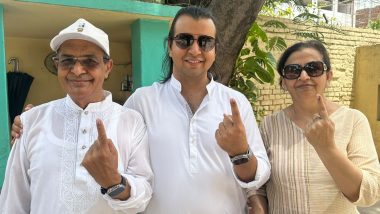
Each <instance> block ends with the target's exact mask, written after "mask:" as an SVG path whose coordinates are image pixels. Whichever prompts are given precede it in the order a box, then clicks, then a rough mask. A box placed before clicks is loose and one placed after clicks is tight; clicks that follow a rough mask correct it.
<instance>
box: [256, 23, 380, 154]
mask: <svg viewBox="0 0 380 214" xmlns="http://www.w3.org/2000/svg"><path fill="white" fill-rule="evenodd" d="M269 19H272V18H268V17H262V16H261V17H259V18H258V22H259V23H264V22H265V21H268V20H269ZM280 20H281V21H283V22H284V23H286V25H287V26H288V27H289V28H290V29H291V31H293V32H294V31H303V30H305V29H307V28H310V29H311V30H314V29H315V28H313V27H311V26H306V25H299V24H297V25H295V24H293V23H292V22H291V21H290V20H286V19H280ZM340 29H341V30H342V32H343V33H338V32H336V31H331V30H326V29H317V30H318V32H321V33H323V35H324V39H325V42H326V48H327V49H328V51H329V54H330V58H331V65H332V70H333V74H334V77H333V81H332V82H331V84H330V86H329V88H328V89H327V91H326V93H325V95H326V97H327V98H328V99H330V100H332V101H334V102H336V103H339V104H341V105H344V106H350V107H353V108H356V109H358V110H360V111H362V112H363V113H364V114H365V115H366V117H367V118H368V120H369V121H370V124H371V130H372V133H373V138H374V140H375V144H376V146H377V152H378V154H380V124H379V121H376V115H375V114H376V113H377V109H376V111H375V109H374V108H377V107H375V106H377V102H380V101H377V99H378V98H377V94H378V88H377V85H379V84H380V81H379V79H378V76H379V75H380V72H379V71H380V67H379V66H380V61H379V59H380V47H379V46H375V47H369V46H372V45H376V44H380V31H374V30H371V29H360V28H351V27H340ZM266 32H269V33H268V34H269V35H270V36H281V37H283V38H284V39H285V40H286V43H287V45H288V46H290V45H292V44H294V43H296V42H299V41H302V40H305V39H303V38H297V37H296V36H294V35H292V34H291V33H289V30H287V29H285V30H284V29H281V30H278V29H271V28H268V29H266ZM364 46H365V47H364ZM358 47H363V48H360V49H359V50H362V49H363V50H367V49H368V51H367V52H366V54H365V55H363V56H361V57H360V59H359V58H357V59H355V57H356V55H357V48H358ZM359 53H360V52H359ZM274 54H275V56H276V57H277V59H278V58H279V57H280V54H281V53H280V52H275V53H274ZM355 62H356V63H359V64H357V67H356V68H355ZM358 65H360V66H358ZM367 69H368V70H367ZM371 72H372V73H371ZM355 73H357V74H358V75H360V76H361V77H364V78H365V81H364V82H363V84H360V86H359V85H358V86H357V87H354V74H355ZM375 74H376V77H377V79H376V78H375V76H374V75H375ZM276 75H277V73H276ZM278 80H279V76H278V75H277V77H276V81H275V84H274V85H269V84H266V85H260V84H257V86H258V88H259V89H260V90H259V93H260V96H259V98H258V103H257V104H258V107H259V108H261V109H264V110H265V115H268V114H271V113H273V112H276V111H279V110H280V109H283V108H285V107H286V106H288V105H289V104H291V103H292V100H291V97H290V96H289V94H288V93H287V92H285V91H284V90H282V89H281V88H280V86H279V84H278ZM375 80H376V81H378V82H376V84H374V82H373V81H375ZM371 81H372V83H373V85H370V84H369V83H370V82H371ZM375 85H376V86H375ZM355 90H357V91H356V93H355ZM359 98H360V100H361V102H363V103H361V105H355V101H356V100H357V99H359ZM379 105H380V104H379Z"/></svg>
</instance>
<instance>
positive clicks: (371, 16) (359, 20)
mask: <svg viewBox="0 0 380 214" xmlns="http://www.w3.org/2000/svg"><path fill="white" fill-rule="evenodd" d="M379 14H380V6H376V7H374V8H366V9H361V10H357V11H356V20H355V26H356V27H367V24H368V21H369V20H371V21H373V20H376V19H377V17H378V16H379Z"/></svg>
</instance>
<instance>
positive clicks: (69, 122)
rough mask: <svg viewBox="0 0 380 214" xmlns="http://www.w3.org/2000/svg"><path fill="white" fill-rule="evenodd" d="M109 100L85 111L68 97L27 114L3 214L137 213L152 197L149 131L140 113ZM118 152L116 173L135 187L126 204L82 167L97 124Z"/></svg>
mask: <svg viewBox="0 0 380 214" xmlns="http://www.w3.org/2000/svg"><path fill="white" fill-rule="evenodd" d="M105 94H106V99H105V100H103V101H102V102H99V103H92V104H89V105H88V106H87V108H86V109H81V108H80V107H79V106H77V105H76V104H75V103H74V102H73V101H72V100H71V98H70V97H69V96H67V97H66V98H63V99H60V100H55V101H52V102H49V103H46V104H43V105H40V106H37V107H34V108H33V109H31V110H29V111H27V112H25V113H23V114H22V115H21V120H22V123H23V134H22V136H21V138H20V140H18V141H17V142H16V144H15V145H14V147H13V148H12V151H11V154H10V156H9V159H8V164H7V168H6V174H5V181H4V185H3V190H2V193H1V196H0V208H1V213H6V214H10V213H15V214H16V213H17V214H20V213H39V214H40V213H54V214H59V213H65V214H67V213H91V214H96V213H99V214H103V213H136V212H140V211H142V210H144V208H145V207H146V205H147V204H148V202H149V199H150V197H151V194H152V189H151V182H152V179H153V174H152V170H151V168H150V162H149V150H148V144H147V134H146V126H145V124H144V121H143V118H142V117H141V115H140V114H139V113H137V112H136V111H133V110H131V109H126V108H124V107H122V106H120V105H118V104H116V103H114V102H112V96H111V94H110V93H109V92H105ZM97 118H99V119H101V120H102V121H103V123H104V126H105V128H106V132H107V137H108V138H110V139H111V140H112V141H113V143H114V145H115V147H116V149H117V150H118V157H119V158H118V159H119V163H118V170H119V172H120V173H121V174H122V175H123V176H125V177H126V178H127V181H128V183H129V185H130V186H131V197H130V198H129V199H128V200H126V201H119V200H114V199H111V198H110V197H109V196H107V195H102V194H101V193H100V186H99V184H97V183H96V182H95V180H94V179H93V178H92V177H91V176H90V174H89V173H88V172H87V170H86V169H85V168H84V167H83V166H81V165H80V164H81V162H82V160H83V158H84V155H85V154H86V152H87V151H88V149H89V147H90V146H91V145H92V143H93V142H94V141H95V140H96V138H97V135H98V134H97V129H96V119H97Z"/></svg>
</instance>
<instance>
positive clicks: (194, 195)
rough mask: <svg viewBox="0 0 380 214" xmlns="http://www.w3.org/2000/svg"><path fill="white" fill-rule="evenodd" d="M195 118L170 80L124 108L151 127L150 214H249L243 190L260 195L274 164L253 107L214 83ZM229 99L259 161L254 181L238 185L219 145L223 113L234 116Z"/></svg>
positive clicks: (141, 92)
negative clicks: (234, 102)
mask: <svg viewBox="0 0 380 214" xmlns="http://www.w3.org/2000/svg"><path fill="white" fill-rule="evenodd" d="M207 92H208V93H207V95H206V96H205V97H204V99H203V101H202V103H201V105H200V106H199V108H198V110H197V111H196V112H195V113H194V114H193V113H192V111H191V110H190V107H189V105H188V104H187V102H186V100H185V99H184V97H183V96H182V95H181V84H180V82H179V81H178V80H176V79H175V78H174V76H172V77H171V79H170V80H169V81H167V82H166V83H164V84H161V83H154V84H153V85H152V86H150V87H143V88H140V89H137V90H136V92H135V93H133V94H132V95H131V97H130V98H129V99H128V100H127V102H126V103H125V105H124V106H126V107H128V108H132V109H135V110H136V111H138V112H140V113H141V114H142V115H143V117H144V119H145V122H146V124H147V129H148V137H149V148H150V155H151V164H152V168H153V172H154V174H155V180H154V186H153V197H152V199H151V202H150V203H149V205H148V207H147V210H146V211H145V213H148V214H178V213H194V214H198V213H207V214H212V213H218V214H220V213H231V214H237V213H245V208H246V197H245V192H244V189H243V188H253V189H257V188H259V187H260V186H261V185H263V184H264V183H265V182H266V181H267V180H268V178H269V175H270V164H269V161H268V157H267V154H266V151H265V148H264V146H263V142H262V139H261V136H260V132H259V129H258V127H257V124H256V121H255V118H254V114H253V111H252V108H251V105H250V103H249V102H248V100H247V99H246V98H245V97H244V95H243V94H241V93H239V92H237V91H235V90H232V89H230V88H228V87H226V86H224V85H222V84H220V83H217V82H215V81H213V80H211V81H210V83H209V84H208V85H207ZM230 98H234V99H235V100H236V101H237V103H238V106H239V110H240V113H241V118H242V120H243V122H244V125H245V128H246V133H247V138H248V142H249V146H250V147H251V149H252V151H253V153H254V154H255V156H256V158H257V163H258V167H257V171H256V177H255V180H254V181H252V182H249V183H244V182H241V181H240V180H238V179H237V177H236V176H235V174H234V171H233V165H232V163H231V162H230V159H229V157H228V154H227V153H226V152H225V151H223V150H222V149H221V148H220V147H219V146H218V144H217V142H216V140H215V131H216V129H217V128H218V125H219V123H220V122H221V121H223V113H227V114H231V108H230V102H229V100H230Z"/></svg>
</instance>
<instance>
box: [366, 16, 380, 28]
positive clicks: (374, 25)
mask: <svg viewBox="0 0 380 214" xmlns="http://www.w3.org/2000/svg"><path fill="white" fill-rule="evenodd" d="M367 26H368V28H371V29H372V30H380V16H378V17H377V18H376V20H374V21H372V20H370V21H369V22H368V25H367Z"/></svg>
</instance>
